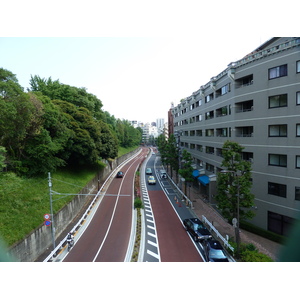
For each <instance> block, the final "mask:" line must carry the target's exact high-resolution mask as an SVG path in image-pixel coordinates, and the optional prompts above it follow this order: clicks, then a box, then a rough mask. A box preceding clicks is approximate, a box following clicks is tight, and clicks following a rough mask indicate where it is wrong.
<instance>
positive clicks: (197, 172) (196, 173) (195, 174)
mask: <svg viewBox="0 0 300 300" xmlns="http://www.w3.org/2000/svg"><path fill="white" fill-rule="evenodd" d="M199 175H200V172H199V170H194V171H193V173H192V176H193V177H194V178H197V177H198V176H199Z"/></svg>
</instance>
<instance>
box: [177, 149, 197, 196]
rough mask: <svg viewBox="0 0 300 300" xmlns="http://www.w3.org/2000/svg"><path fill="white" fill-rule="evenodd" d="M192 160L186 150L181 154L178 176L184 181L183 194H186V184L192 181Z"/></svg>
mask: <svg viewBox="0 0 300 300" xmlns="http://www.w3.org/2000/svg"><path fill="white" fill-rule="evenodd" d="M192 162H193V158H192V155H191V153H190V152H188V151H187V150H186V149H184V150H183V152H182V160H181V168H180V169H179V171H178V172H179V174H180V175H181V176H182V177H183V178H184V179H185V181H184V193H185V195H186V194H187V184H188V182H192V181H193V180H194V178H193V176H192V172H193V169H194V168H193V167H192Z"/></svg>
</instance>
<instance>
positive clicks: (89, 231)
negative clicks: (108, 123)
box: [63, 148, 148, 262]
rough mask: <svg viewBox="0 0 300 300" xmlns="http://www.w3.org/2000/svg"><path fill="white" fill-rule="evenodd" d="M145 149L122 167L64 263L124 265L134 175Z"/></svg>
mask: <svg viewBox="0 0 300 300" xmlns="http://www.w3.org/2000/svg"><path fill="white" fill-rule="evenodd" d="M147 151H148V150H147V149H145V148H144V149H142V152H141V153H140V154H139V155H138V156H137V157H136V158H134V159H133V160H131V161H129V162H128V163H127V164H126V165H124V166H123V167H122V169H121V171H123V172H124V177H123V178H114V179H113V180H112V182H111V184H110V185H109V186H108V188H107V190H106V194H108V195H109V196H104V197H103V199H102V201H101V203H100V205H99V206H98V208H97V210H96V212H95V214H94V216H93V219H92V220H91V222H90V224H89V226H87V227H86V228H85V230H84V233H83V234H81V236H80V238H78V239H77V240H76V239H75V245H74V246H73V247H72V249H71V250H70V252H69V253H68V254H67V255H66V256H65V258H64V259H63V261H65V262H123V261H124V260H125V257H126V253H127V249H128V244H129V240H130V235H131V229H132V214H133V199H134V190H133V186H134V176H135V173H136V170H137V168H138V166H139V164H140V163H141V161H142V160H143V159H144V158H145V155H146V153H147Z"/></svg>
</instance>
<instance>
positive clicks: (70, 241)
mask: <svg viewBox="0 0 300 300" xmlns="http://www.w3.org/2000/svg"><path fill="white" fill-rule="evenodd" d="M67 243H68V252H69V251H70V250H71V248H72V247H73V246H74V240H73V239H71V240H67Z"/></svg>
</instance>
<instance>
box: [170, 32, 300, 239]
mask: <svg viewBox="0 0 300 300" xmlns="http://www.w3.org/2000/svg"><path fill="white" fill-rule="evenodd" d="M171 112H172V118H173V120H171V122H173V124H174V132H175V133H176V132H177V133H180V146H181V147H182V148H185V149H187V150H188V151H189V152H190V153H191V154H192V156H193V158H194V163H195V169H196V170H198V171H195V172H194V174H195V181H197V182H198V183H199V188H200V190H201V193H204V194H206V195H207V196H208V198H209V199H210V201H212V202H213V201H214V194H215V192H216V181H215V179H216V174H217V172H218V171H220V170H221V163H222V151H221V148H222V146H223V144H224V142H225V141H226V140H232V141H235V142H237V143H239V144H240V145H242V146H243V147H244V150H243V153H242V156H243V159H245V160H249V161H251V163H252V181H253V187H252V193H253V194H254V195H255V206H254V207H253V209H254V210H255V213H256V216H255V217H254V218H253V220H252V221H251V222H252V223H253V224H255V225H257V226H259V227H261V228H264V229H267V230H270V231H273V232H276V233H279V234H283V235H285V234H286V233H287V230H288V227H289V224H290V223H291V222H292V221H293V219H294V218H297V217H299V213H300V38H299V37H297V38H284V37H280V38H272V39H270V40H268V41H266V42H265V43H264V44H262V45H261V46H259V47H258V48H257V49H255V50H254V51H253V52H251V53H250V54H248V55H246V56H245V57H243V58H242V59H241V60H239V61H236V62H233V63H230V64H229V65H228V67H227V68H226V69H225V70H224V71H222V72H221V73H220V74H218V75H217V76H215V77H213V78H211V79H210V81H209V82H208V83H207V84H205V85H202V86H201V87H200V89H199V90H197V91H196V92H194V93H192V95H191V96H189V97H187V98H185V99H184V100H183V101H181V103H179V104H178V105H177V106H174V107H172V108H171ZM169 122H170V121H169ZM198 175H200V176H198Z"/></svg>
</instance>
